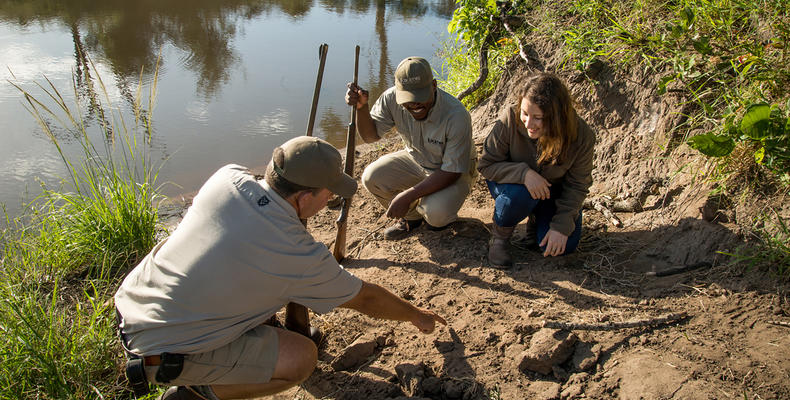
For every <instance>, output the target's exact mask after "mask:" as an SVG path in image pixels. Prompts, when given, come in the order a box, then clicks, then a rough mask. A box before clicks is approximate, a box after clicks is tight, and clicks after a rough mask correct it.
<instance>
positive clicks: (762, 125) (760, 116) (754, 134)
mask: <svg viewBox="0 0 790 400" xmlns="http://www.w3.org/2000/svg"><path fill="white" fill-rule="evenodd" d="M770 125H771V106H769V105H768V104H765V103H758V104H752V105H750V106H749V108H747V109H746V114H744V115H743V119H742V120H741V125H740V128H741V132H743V133H744V134H746V136H748V137H750V138H752V139H754V140H760V139H762V138H764V137H766V136H768V135H769V134H770Z"/></svg>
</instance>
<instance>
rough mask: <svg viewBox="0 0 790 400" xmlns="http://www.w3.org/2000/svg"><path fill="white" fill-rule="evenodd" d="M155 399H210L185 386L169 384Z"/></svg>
mask: <svg viewBox="0 0 790 400" xmlns="http://www.w3.org/2000/svg"><path fill="white" fill-rule="evenodd" d="M157 400H211V399H210V398H209V397H205V396H202V395H200V394H198V393H197V392H196V391H195V390H194V389H192V388H190V387H187V386H171V387H170V388H169V389H167V390H165V392H164V393H162V395H161V396H159V397H158V398H157Z"/></svg>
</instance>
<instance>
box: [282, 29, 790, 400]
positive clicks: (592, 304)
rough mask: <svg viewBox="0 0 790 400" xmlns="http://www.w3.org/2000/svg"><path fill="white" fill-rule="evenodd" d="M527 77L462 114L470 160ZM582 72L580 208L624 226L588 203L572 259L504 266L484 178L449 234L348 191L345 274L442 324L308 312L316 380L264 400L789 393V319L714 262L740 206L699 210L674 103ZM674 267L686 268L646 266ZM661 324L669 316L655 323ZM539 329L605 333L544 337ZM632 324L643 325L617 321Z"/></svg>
mask: <svg viewBox="0 0 790 400" xmlns="http://www.w3.org/2000/svg"><path fill="white" fill-rule="evenodd" d="M532 52H533V54H532V56H534V57H535V59H536V60H544V61H543V63H534V64H533V68H547V69H553V68H552V65H556V64H557V63H558V62H559V61H558V60H556V59H554V58H553V57H555V56H553V53H552V52H551V48H550V47H544V48H541V46H540V45H539V44H538V45H536V46H535V47H533V49H532ZM529 73H530V69H529V68H526V67H525V66H524V65H523V62H519V61H517V60H514V61H513V62H512V63H511V65H510V69H509V71H508V73H507V74H506V77H505V79H503V81H502V82H501V83H500V86H499V88H498V89H497V91H496V93H495V94H494V95H493V96H491V98H490V99H489V101H488V102H487V103H485V104H483V105H481V106H479V107H477V108H476V109H475V110H473V121H474V124H475V141H476V143H477V146H478V150H479V148H480V144H481V143H482V140H483V139H484V135H485V127H486V126H487V125H488V124H490V122H491V121H492V120H493V118H494V117H495V116H496V114H497V112H498V111H499V110H500V108H501V107H502V106H503V105H504V104H507V103H508V102H511V101H515V98H514V96H513V95H512V93H511V92H512V91H513V90H512V88H513V87H516V86H517V85H518V84H519V83H520V82H522V81H523V79H524V78H525V77H526V76H528V75H529ZM587 75H588V76H589V77H590V78H591V79H587V78H585V77H584V76H583V75H581V74H575V75H574V74H565V75H563V76H564V77H565V78H566V79H567V80H568V82H570V86H571V87H572V91H573V93H574V95H575V96H576V97H577V100H578V102H579V109H580V113H581V114H582V115H583V116H584V117H585V118H586V119H587V121H588V122H589V123H590V124H591V125H593V126H594V127H595V128H596V129H597V131H598V140H597V145H596V169H595V172H594V179H595V184H594V186H593V187H592V189H591V195H590V198H591V199H597V200H601V201H602V202H603V203H606V202H609V203H608V204H609V206H610V208H611V209H613V210H621V211H619V212H617V211H615V216H617V217H618V218H619V219H620V220H621V221H622V226H621V227H616V226H615V225H614V224H613V223H612V222H611V220H610V219H609V218H606V217H604V215H603V214H602V213H601V212H599V211H597V210H595V209H587V210H585V215H584V229H585V233H584V236H583V239H582V243H581V245H580V247H579V249H578V251H577V252H576V253H575V254H572V255H569V256H566V257H559V258H543V257H542V256H541V254H539V253H538V252H536V251H534V250H530V249H528V248H526V247H525V246H522V245H518V244H514V246H513V251H514V255H515V258H516V265H515V266H514V267H513V268H511V269H509V270H497V269H493V268H490V267H489V266H488V265H487V261H486V249H487V241H488V237H489V229H490V223H491V214H492V208H493V202H492V200H491V199H490V196H489V195H488V193H487V191H486V190H485V187H484V184H483V182H482V180H479V181H478V183H477V184H476V186H475V188H474V190H473V192H472V194H471V195H470V196H469V198H468V199H467V201H466V203H465V204H464V207H463V209H462V210H461V213H460V217H461V219H460V220H459V221H458V222H456V223H455V224H453V225H452V226H451V227H450V228H448V229H447V230H445V231H441V232H433V231H429V230H426V229H424V228H419V229H417V230H416V231H415V233H414V234H413V235H411V236H409V237H407V238H405V239H403V240H400V241H395V242H393V241H385V240H383V239H382V238H381V237H380V233H381V231H382V230H383V228H384V227H386V226H387V225H389V224H390V223H391V221H389V220H387V218H386V217H384V216H383V215H382V214H383V209H382V208H381V207H380V206H379V205H378V204H377V203H376V201H375V200H374V199H373V197H372V196H371V195H370V194H369V193H367V192H366V191H365V190H364V189H361V190H360V191H359V192H358V194H357V196H356V197H355V198H354V200H353V206H352V213H351V217H350V223H349V231H348V255H349V257H348V258H347V259H346V260H345V261H344V263H343V265H344V266H345V267H346V268H347V269H349V270H350V271H352V272H353V273H354V274H356V275H357V276H359V277H360V278H362V279H364V280H367V281H371V282H375V283H378V284H381V285H383V286H385V287H387V288H389V289H391V290H392V291H393V292H395V293H397V294H398V295H400V296H402V297H404V298H406V299H408V300H410V301H412V302H413V303H415V304H417V305H418V306H420V307H428V308H431V309H432V310H434V311H436V312H437V313H439V314H441V315H442V316H444V317H445V318H446V319H447V321H448V325H447V326H446V327H441V328H440V329H438V330H437V331H436V332H435V333H433V334H430V335H423V334H420V333H419V332H418V331H417V330H416V329H415V328H414V327H413V326H411V325H410V324H408V323H396V322H390V321H380V320H375V319H372V318H368V317H366V316H364V315H361V314H358V313H356V312H353V311H349V310H338V311H335V312H332V313H329V314H327V315H322V316H319V315H314V316H313V322H314V324H315V325H317V326H319V327H320V328H321V329H323V331H324V332H326V333H327V335H328V336H327V339H326V341H325V343H324V344H323V345H322V347H321V348H320V350H319V353H320V354H319V363H318V366H317V368H316V370H315V373H314V374H313V375H312V377H310V378H309V379H308V380H307V381H306V382H305V383H304V384H302V385H301V386H299V387H297V388H294V389H292V390H290V391H288V392H286V393H283V394H281V395H278V396H275V398H278V399H323V398H331V399H388V398H429V399H486V398H491V399H526V398H536V399H570V398H584V397H586V398H623V399H688V398H695V399H720V398H736V397H737V398H748V399H768V398H790V327H788V326H786V325H784V326H783V325H779V324H776V323H775V322H776V321H790V303H788V297H787V287H786V285H784V284H783V283H782V282H781V280H780V279H777V278H776V277H775V276H772V275H771V274H770V273H768V272H765V271H758V270H748V269H744V268H741V267H733V266H731V265H729V264H730V263H731V259H729V258H728V257H727V256H724V255H721V254H720V253H719V252H726V251H731V250H733V249H734V248H736V247H737V246H739V245H742V244H744V243H745V242H744V238H743V233H742V232H741V229H740V228H739V226H740V225H739V221H740V220H742V219H744V218H747V216H748V215H749V207H748V205H747V207H744V206H743V204H741V205H739V206H738V207H734V206H733V207H729V208H728V207H723V206H720V205H718V203H712V202H711V199H710V198H709V197H708V193H709V192H710V189H711V188H712V186H711V184H710V183H706V181H705V179H704V177H705V174H706V173H707V172H708V171H709V170H710V166H709V165H708V164H706V162H705V160H702V159H700V157H699V156H698V155H696V154H693V152H692V151H691V150H690V149H688V147H687V146H684V145H680V144H679V141H678V140H677V139H678V138H675V137H673V132H674V131H675V127H677V126H678V125H679V124H681V123H682V122H683V117H682V114H683V107H684V106H683V105H682V104H681V103H680V102H673V101H672V99H667V98H663V99H662V98H659V97H657V96H656V95H655V93H654V92H653V90H652V89H651V88H653V87H655V85H654V84H653V81H652V79H655V77H639V76H616V75H615V74H614V73H613V72H612V71H611V70H610V69H609V68H607V67H606V66H605V65H597V66H594V67H592V69H591V70H590V71H587ZM400 147H401V144H400V142H399V140H398V139H397V138H389V139H388V140H385V141H383V143H377V144H375V145H366V146H362V147H360V148H359V149H358V156H357V162H356V171H355V172H356V175H357V178H358V176H359V174H360V173H361V171H362V169H363V168H364V167H365V166H366V165H368V164H369V163H370V162H371V161H373V160H375V159H376V158H378V157H380V156H381V155H383V154H385V153H387V152H390V151H393V150H396V149H398V148H400ZM751 206H752V207H753V208H754V207H759V205H758V204H752V205H751ZM782 207H784V208H782ZM779 209H780V210H783V212H786V211H787V206H786V205H785V206H782V205H781V204H780V205H779ZM336 216H337V212H336V211H334V210H325V211H323V212H322V213H321V214H319V215H318V216H316V217H315V218H313V219H311V221H310V224H309V229H310V230H311V232H312V233H313V234H314V235H315V236H316V237H317V238H318V239H319V240H321V241H323V242H324V243H326V244H327V245H328V246H329V247H330V248H331V245H332V243H333V241H334V236H335V222H334V220H335V218H336ZM682 266H695V267H697V268H696V269H693V270H689V271H682V272H680V273H675V274H672V275H669V276H654V275H652V274H651V273H653V272H659V273H660V272H661V271H666V270H668V269H670V268H675V267H682ZM678 313H680V314H678ZM668 315H670V316H674V317H676V320H674V321H672V322H668V323H666V322H665V321H663V320H661V318H662V317H666V316H668ZM544 321H555V322H565V323H577V324H580V323H586V324H595V325H597V328H600V329H605V328H608V329H609V330H600V329H599V330H583V329H571V330H551V329H548V328H542V324H543V323H544ZM635 321H636V322H641V326H636V327H624V326H623V323H626V322H635ZM662 322H664V323H662ZM637 325H639V324H637ZM536 371H540V372H536Z"/></svg>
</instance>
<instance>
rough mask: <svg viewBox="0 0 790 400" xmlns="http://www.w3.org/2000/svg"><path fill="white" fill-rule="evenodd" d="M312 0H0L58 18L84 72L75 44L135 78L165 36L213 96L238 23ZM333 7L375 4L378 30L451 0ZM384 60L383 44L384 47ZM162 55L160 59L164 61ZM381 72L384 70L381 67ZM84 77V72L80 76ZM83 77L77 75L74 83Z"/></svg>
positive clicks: (443, 10)
mask: <svg viewBox="0 0 790 400" xmlns="http://www.w3.org/2000/svg"><path fill="white" fill-rule="evenodd" d="M313 3H314V1H312V0H301V1H300V0H235V1H233V0H231V1H223V2H221V3H218V2H216V1H210V0H189V1H187V0H173V1H153V0H141V1H133V2H132V1H127V0H105V1H101V2H97V1H91V0H67V1H60V0H24V1H22V0H0V20H2V21H5V22H10V23H15V24H18V25H20V26H28V25H31V24H34V23H40V22H57V23H60V24H63V25H65V26H66V27H68V29H69V31H70V32H71V37H72V41H73V43H74V48H75V51H74V58H75V65H76V70H77V71H79V72H81V71H85V68H84V67H83V66H84V64H85V62H86V60H85V58H84V56H82V55H81V53H80V51H79V49H82V50H85V51H87V52H88V53H89V54H101V55H102V57H103V58H105V59H106V60H107V61H109V63H110V64H111V65H112V67H113V72H114V73H115V74H116V75H117V76H120V77H137V76H138V75H139V73H140V68H141V67H144V68H145V70H147V71H152V70H153V67H154V65H155V63H156V60H157V57H158V54H159V49H161V48H162V45H163V44H164V43H170V44H172V45H174V46H175V47H177V48H179V49H181V50H182V51H184V52H185V54H187V56H186V59H185V60H183V63H184V64H185V65H186V66H187V67H188V68H189V69H191V70H193V71H195V72H196V73H197V76H198V80H197V89H198V93H200V94H202V95H204V96H211V95H213V94H215V93H216V92H217V90H218V89H219V88H220V87H221V86H222V85H223V84H224V83H227V81H228V79H229V70H230V69H231V68H232V67H233V65H234V63H236V62H238V60H239V55H238V54H237V53H236V50H235V49H234V48H233V46H232V42H233V39H234V38H235V37H236V35H237V34H238V31H237V27H238V25H239V23H240V22H242V21H244V20H250V19H254V18H258V17H259V16H261V15H262V14H270V13H272V12H275V11H278V12H282V13H285V14H287V15H289V16H291V17H292V18H300V17H303V16H305V15H306V14H307V13H308V12H309V11H310V10H311V8H312V7H313ZM318 3H319V5H320V6H321V7H322V8H324V9H326V10H328V11H331V12H333V13H337V14H343V13H345V12H346V11H347V10H350V11H351V12H354V13H363V14H364V13H368V12H369V11H370V9H371V8H372V7H375V9H376V31H377V32H380V33H381V39H380V42H381V43H382V45H383V46H386V32H383V26H384V15H385V13H386V10H390V12H392V13H395V15H397V16H398V17H399V18H402V19H410V18H417V17H422V16H424V15H425V14H426V13H434V14H436V15H439V16H445V17H448V18H449V16H450V15H452V10H453V8H454V6H455V4H454V1H451V0H444V1H439V2H435V3H432V4H430V5H428V4H426V2H425V1H421V0H406V1H391V0H389V1H385V0H319V1H318ZM382 49H383V50H382V60H386V48H385V47H382ZM167 61H168V60H162V65H161V66H162V67H166V62H167ZM383 73H386V72H383ZM84 79H85V80H87V81H89V80H90V77H84ZM80 83H81V82H80Z"/></svg>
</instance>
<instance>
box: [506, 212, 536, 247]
mask: <svg viewBox="0 0 790 400" xmlns="http://www.w3.org/2000/svg"><path fill="white" fill-rule="evenodd" d="M510 243H511V244H513V245H515V246H516V247H519V248H522V249H525V250H533V251H540V246H538V225H537V224H536V223H535V216H534V215H530V217H529V218H528V219H527V221H526V223H525V224H524V233H523V234H522V233H520V232H518V229H516V231H515V232H514V233H513V237H512V238H511V239H510Z"/></svg>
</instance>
